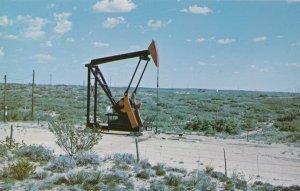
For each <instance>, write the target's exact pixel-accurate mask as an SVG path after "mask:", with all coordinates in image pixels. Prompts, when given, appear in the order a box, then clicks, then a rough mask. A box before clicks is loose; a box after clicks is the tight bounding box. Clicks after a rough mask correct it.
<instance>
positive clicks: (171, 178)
mask: <svg viewBox="0 0 300 191" xmlns="http://www.w3.org/2000/svg"><path fill="white" fill-rule="evenodd" d="M164 179H165V183H166V185H168V186H170V187H178V186H179V185H180V184H181V183H182V178H181V176H178V175H174V174H172V173H171V174H169V175H168V176H165V178H164Z"/></svg>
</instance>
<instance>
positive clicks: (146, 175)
mask: <svg viewBox="0 0 300 191" xmlns="http://www.w3.org/2000/svg"><path fill="white" fill-rule="evenodd" d="M136 177H137V178H141V179H149V178H150V175H149V172H148V171H146V170H142V171H141V172H139V173H137V174H136Z"/></svg>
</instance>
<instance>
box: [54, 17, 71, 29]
mask: <svg viewBox="0 0 300 191" xmlns="http://www.w3.org/2000/svg"><path fill="white" fill-rule="evenodd" d="M70 15H72V14H71V13H68V12H63V13H60V14H56V13H54V18H55V20H56V26H55V27H54V32H56V33H58V34H64V33H66V32H68V31H70V30H71V28H72V22H71V21H69V20H68V18H69V16H70Z"/></svg>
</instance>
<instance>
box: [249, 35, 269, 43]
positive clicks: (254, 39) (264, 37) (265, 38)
mask: <svg viewBox="0 0 300 191" xmlns="http://www.w3.org/2000/svg"><path fill="white" fill-rule="evenodd" d="M252 40H253V41H254V42H262V41H266V40H268V37H267V36H258V37H255V38H253V39H252Z"/></svg>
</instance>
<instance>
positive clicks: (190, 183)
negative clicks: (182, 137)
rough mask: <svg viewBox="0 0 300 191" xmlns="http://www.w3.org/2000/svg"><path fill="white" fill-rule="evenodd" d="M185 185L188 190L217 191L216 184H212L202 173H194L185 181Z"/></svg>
mask: <svg viewBox="0 0 300 191" xmlns="http://www.w3.org/2000/svg"><path fill="white" fill-rule="evenodd" d="M184 185H185V186H186V187H187V189H188V190H211V191H213V190H216V183H214V182H212V180H211V178H210V177H209V176H208V175H207V174H205V173H203V172H200V171H194V172H192V173H191V174H190V175H189V178H188V179H187V180H186V181H184Z"/></svg>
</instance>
